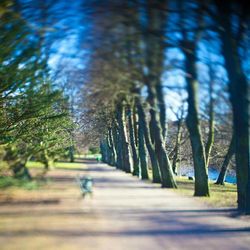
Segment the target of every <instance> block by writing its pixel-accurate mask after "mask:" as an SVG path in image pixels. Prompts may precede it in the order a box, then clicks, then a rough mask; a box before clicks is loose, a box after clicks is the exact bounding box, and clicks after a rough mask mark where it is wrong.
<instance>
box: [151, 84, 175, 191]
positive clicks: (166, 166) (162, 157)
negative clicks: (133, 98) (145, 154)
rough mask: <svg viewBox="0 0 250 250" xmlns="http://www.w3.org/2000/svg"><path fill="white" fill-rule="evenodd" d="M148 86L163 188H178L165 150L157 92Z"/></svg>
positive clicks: (156, 152)
mask: <svg viewBox="0 0 250 250" xmlns="http://www.w3.org/2000/svg"><path fill="white" fill-rule="evenodd" d="M147 86H148V101H149V104H150V116H151V125H152V131H154V135H153V136H154V141H155V154H156V157H157V160H158V163H159V169H160V173H161V183H162V187H168V188H177V185H176V182H175V180H174V176H173V171H172V167H171V164H170V161H169V158H168V155H167V152H166V149H165V143H164V140H163V137H162V129H161V124H160V119H159V113H158V112H157V111H156V110H157V104H156V103H157V101H156V91H155V88H154V87H153V86H151V85H150V84H148V85H147Z"/></svg>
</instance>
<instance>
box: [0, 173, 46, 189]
mask: <svg viewBox="0 0 250 250" xmlns="http://www.w3.org/2000/svg"><path fill="white" fill-rule="evenodd" d="M41 185H42V182H41V181H38V180H32V181H29V180H24V179H17V178H14V177H12V176H0V189H6V188H10V187H16V188H22V189H26V190H36V189H38V188H39V187H40V186H41Z"/></svg>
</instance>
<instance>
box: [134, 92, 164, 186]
mask: <svg viewBox="0 0 250 250" xmlns="http://www.w3.org/2000/svg"><path fill="white" fill-rule="evenodd" d="M136 106H137V111H138V117H139V123H140V125H141V128H143V133H144V138H145V143H146V147H147V150H148V153H149V157H150V161H151V165H152V177H153V178H152V179H153V183H161V176H160V171H159V164H158V161H157V157H156V154H155V150H154V146H153V144H152V142H151V138H150V132H149V127H148V124H147V120H146V114H145V111H144V109H143V107H142V104H141V100H140V98H139V97H136Z"/></svg>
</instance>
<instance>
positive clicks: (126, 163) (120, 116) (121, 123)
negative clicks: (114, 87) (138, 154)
mask: <svg viewBox="0 0 250 250" xmlns="http://www.w3.org/2000/svg"><path fill="white" fill-rule="evenodd" d="M124 106H125V105H124V101H121V102H119V103H118V104H117V121H118V129H119V135H120V140H121V141H120V142H121V148H122V169H123V170H124V171H125V172H126V173H131V170H132V162H131V155H130V150H129V142H128V136H127V129H126V119H125V107H124Z"/></svg>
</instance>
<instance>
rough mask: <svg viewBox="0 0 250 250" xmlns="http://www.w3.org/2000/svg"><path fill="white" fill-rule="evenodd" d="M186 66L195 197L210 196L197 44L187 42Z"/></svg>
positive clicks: (188, 120)
mask: <svg viewBox="0 0 250 250" xmlns="http://www.w3.org/2000/svg"><path fill="white" fill-rule="evenodd" d="M185 48H186V49H185V50H183V52H184V54H185V66H186V72H187V74H186V75H187V76H186V82H187V92H188V99H187V102H188V115H187V118H186V123H187V128H188V131H189V135H190V141H191V147H192V155H193V162H194V176H195V191H194V195H195V196H209V186H208V173H207V165H206V156H205V149H204V145H203V140H202V134H201V129H200V122H199V111H198V96H197V95H198V81H197V74H196V66H195V63H196V61H195V43H193V42H187V41H186V42H185Z"/></svg>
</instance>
